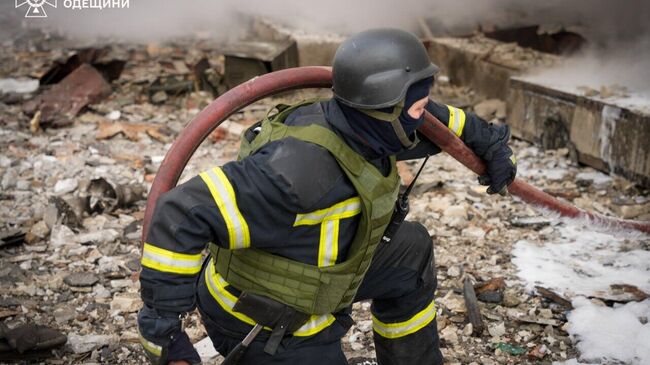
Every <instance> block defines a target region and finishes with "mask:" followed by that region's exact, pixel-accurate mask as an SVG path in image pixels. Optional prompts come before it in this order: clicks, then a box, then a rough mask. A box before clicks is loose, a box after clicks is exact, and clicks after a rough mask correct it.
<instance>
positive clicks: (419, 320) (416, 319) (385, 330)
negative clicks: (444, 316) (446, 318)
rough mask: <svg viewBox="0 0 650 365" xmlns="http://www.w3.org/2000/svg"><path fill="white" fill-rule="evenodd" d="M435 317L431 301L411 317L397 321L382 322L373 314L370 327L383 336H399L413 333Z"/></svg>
mask: <svg viewBox="0 0 650 365" xmlns="http://www.w3.org/2000/svg"><path fill="white" fill-rule="evenodd" d="M435 318H436V304H435V302H434V301H431V304H429V305H428V306H427V307H426V308H424V309H423V310H422V311H420V312H418V313H417V314H416V315H414V316H413V317H411V319H409V320H407V321H404V322H398V323H383V322H381V321H380V320H378V319H377V318H376V317H375V316H374V315H373V316H372V327H373V329H374V330H375V332H377V333H378V334H379V335H381V336H382V337H385V338H399V337H404V336H406V335H410V334H411V333H415V332H417V331H419V330H420V329H422V328H423V327H424V326H426V325H428V324H429V323H431V321H433V320H434V319H435Z"/></svg>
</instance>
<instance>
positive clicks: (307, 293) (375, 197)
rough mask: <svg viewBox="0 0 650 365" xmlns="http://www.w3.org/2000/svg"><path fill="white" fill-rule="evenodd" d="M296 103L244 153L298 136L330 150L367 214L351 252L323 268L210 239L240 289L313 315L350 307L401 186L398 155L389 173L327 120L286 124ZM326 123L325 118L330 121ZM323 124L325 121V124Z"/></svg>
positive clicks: (222, 268) (221, 266)
mask: <svg viewBox="0 0 650 365" xmlns="http://www.w3.org/2000/svg"><path fill="white" fill-rule="evenodd" d="M310 102H313V101H309V102H306V103H301V104H298V105H294V106H292V107H287V108H285V109H283V110H281V111H280V112H279V113H278V114H276V115H274V116H272V117H270V119H269V117H267V119H265V120H264V122H263V123H262V130H261V131H260V133H259V134H258V135H257V136H256V137H255V139H254V140H253V141H252V142H250V143H249V142H248V141H247V140H245V139H242V147H241V149H240V155H239V158H240V159H241V158H244V157H246V156H248V155H250V154H253V153H255V152H256V151H257V150H258V149H259V148H261V147H262V146H263V145H265V144H266V143H269V142H272V141H276V140H280V139H283V138H289V137H291V138H296V139H299V140H301V141H305V142H309V143H313V144H316V145H318V146H321V147H323V148H325V149H327V150H328V151H329V152H330V153H331V154H332V155H333V156H334V157H335V159H336V160H337V162H338V164H339V166H340V167H341V169H342V170H343V171H344V172H345V174H346V175H347V177H348V178H349V179H350V181H351V182H352V184H353V185H354V187H355V189H356V190H357V193H358V194H359V197H360V199H361V219H360V222H359V225H358V228H357V232H356V235H355V237H354V240H353V241H352V245H351V247H350V251H349V253H348V257H347V258H346V260H345V261H344V262H342V263H339V264H336V265H333V266H328V267H318V266H314V265H308V264H305V263H301V262H298V261H295V260H291V259H288V258H285V257H281V256H278V255H273V254H271V253H268V252H266V251H263V250H259V249H254V248H250V249H241V250H228V249H224V248H220V247H219V246H217V245H215V244H210V251H211V253H212V255H213V257H215V265H216V270H217V271H218V272H219V273H220V274H221V275H222V276H223V277H224V279H225V280H226V281H227V282H228V283H230V284H231V285H233V286H234V287H236V288H238V289H239V290H243V291H248V292H252V293H255V294H260V295H266V296H268V297H270V298H272V299H275V300H277V301H279V302H282V303H284V304H287V305H289V306H292V307H293V308H295V309H297V310H299V311H301V312H304V313H308V314H326V313H333V312H336V311H339V310H341V309H343V308H345V307H347V306H349V305H350V304H351V303H352V301H353V299H354V296H355V295H356V292H357V290H358V288H359V285H360V284H361V281H362V280H363V277H364V275H365V273H366V271H367V270H368V267H369V266H370V261H371V260H372V255H373V253H374V250H375V248H376V247H377V244H378V243H379V241H380V240H381V237H382V235H383V233H384V231H385V229H386V226H387V225H388V223H389V221H390V217H391V215H392V212H393V207H394V203H395V199H396V198H397V192H398V188H399V177H398V175H397V169H396V167H395V159H394V158H391V165H392V166H391V173H390V174H389V176H387V177H384V176H383V175H382V174H381V173H380V172H379V170H377V168H376V167H374V166H373V165H372V164H370V163H369V162H367V161H366V160H365V159H364V158H363V157H362V156H360V155H359V154H357V153H356V152H354V150H352V149H351V148H350V147H349V146H348V145H347V144H346V143H345V142H343V141H342V140H341V139H340V138H339V137H338V136H337V135H336V134H335V133H334V132H332V131H331V130H329V129H328V128H326V127H324V126H322V125H327V123H326V122H325V121H324V116H323V120H320V121H319V120H315V121H314V122H315V123H316V124H310V125H308V126H286V125H284V124H282V122H283V121H284V119H285V118H286V117H287V116H288V115H289V114H290V113H291V112H293V111H294V110H295V109H296V108H298V107H299V106H302V105H305V104H307V103H310ZM324 122H325V123H324ZM319 124H320V125H319ZM315 163H317V162H315Z"/></svg>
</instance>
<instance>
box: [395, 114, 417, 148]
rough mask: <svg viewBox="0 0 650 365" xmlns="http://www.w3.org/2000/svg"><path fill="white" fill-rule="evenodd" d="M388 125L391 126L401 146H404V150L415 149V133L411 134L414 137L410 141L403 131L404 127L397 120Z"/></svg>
mask: <svg viewBox="0 0 650 365" xmlns="http://www.w3.org/2000/svg"><path fill="white" fill-rule="evenodd" d="M390 125H391V126H393V130H394V131H395V134H396V135H397V138H398V139H399V141H400V142H401V143H402V146H404V148H407V149H411V148H413V147H415V145H416V144H418V142H419V139H418V135H417V133H413V135H414V137H413V140H412V141H411V140H410V139H409V137H408V136H407V135H406V132H405V131H404V127H402V123H400V121H399V119H395V120H393V121H392V122H390Z"/></svg>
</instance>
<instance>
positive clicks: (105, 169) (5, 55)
mask: <svg viewBox="0 0 650 365" xmlns="http://www.w3.org/2000/svg"><path fill="white" fill-rule="evenodd" d="M48 42H53V41H48V40H43V41H42V43H38V44H34V45H32V46H30V47H26V46H25V45H22V44H9V42H8V44H6V46H5V47H3V49H2V50H0V59H2V60H3V61H4V62H0V78H1V79H3V81H2V82H0V85H2V88H1V90H2V94H0V120H2V123H0V148H1V150H2V153H1V154H0V186H1V191H0V321H1V322H2V323H3V324H4V325H6V326H7V327H8V328H16V327H18V326H20V325H22V324H25V323H35V324H38V325H42V326H48V327H50V328H54V329H57V330H59V331H61V332H62V333H64V334H65V335H66V336H67V343H66V344H65V345H64V346H62V347H58V348H56V349H54V350H52V351H53V352H52V354H51V355H50V358H49V359H48V360H47V361H46V362H47V363H52V364H64V363H65V364H67V363H118V362H119V363H122V364H141V363H144V361H145V358H144V355H143V352H142V350H141V348H140V346H139V343H138V333H137V328H136V313H137V311H138V309H139V308H140V307H141V305H142V303H141V301H140V299H139V295H138V289H139V288H138V280H137V272H138V270H139V255H140V237H141V234H142V232H141V223H142V218H143V214H144V206H145V203H146V191H148V189H149V188H150V184H151V182H152V181H153V178H154V177H155V174H156V171H157V169H158V167H159V166H160V163H161V162H162V160H163V158H164V155H165V153H166V151H167V150H168V149H169V147H170V143H171V141H173V140H174V138H175V137H176V136H177V135H178V134H179V132H180V131H181V130H182V128H183V126H184V125H185V124H186V123H187V122H188V121H189V120H191V119H192V117H193V116H195V115H196V114H197V113H198V112H199V111H200V110H201V109H202V108H203V107H205V106H206V105H207V104H208V103H209V102H210V101H211V100H212V99H213V97H214V96H216V95H218V94H220V93H222V92H223V85H222V83H221V81H220V77H221V75H223V57H222V56H221V55H220V53H219V50H218V49H212V48H210V47H208V46H206V44H203V43H200V42H199V43H196V42H195V43H191V42H184V43H178V44H169V45H165V46H153V45H150V46H135V45H120V44H113V45H110V46H109V48H108V51H106V52H105V53H103V55H102V57H103V58H104V59H106V58H108V59H109V61H110V59H111V57H114V58H113V59H115V60H118V59H119V60H121V61H123V62H124V64H123V70H121V71H120V75H119V77H117V78H114V79H112V80H111V79H107V78H105V76H104V75H103V74H102V72H101V71H99V68H98V67H95V66H93V65H92V62H90V63H88V62H86V63H81V64H80V65H78V66H77V67H76V68H75V69H74V70H70V72H69V73H68V74H67V75H65V76H63V77H61V78H60V81H58V82H57V83H54V84H53V85H51V86H50V85H43V84H42V83H41V85H40V87H39V88H38V89H35V88H34V87H32V86H33V85H32V84H33V80H38V79H40V76H43V75H45V74H47V71H48V70H50V69H51V68H52V67H53V65H59V67H60V65H61V64H63V65H66V64H67V63H66V62H65V61H60V62H59V63H56V62H55V61H56V60H60V59H63V60H65V59H67V57H71V55H74V54H75V53H78V52H79V51H78V50H73V49H65V50H64V51H61V50H58V51H48V44H49V43H48ZM93 62H94V61H93ZM81 72H83V73H84V74H83V75H82V76H79V73H81ZM9 78H11V79H14V81H11V82H10V81H6V82H5V81H4V80H5V79H9ZM70 78H72V81H75V80H76V81H79V82H80V83H81V84H84V83H87V82H89V83H96V84H93V85H100V86H99V87H94V86H93V87H87V88H83V87H81V88H80V87H75V88H73V89H69V88H67V87H64V86H65V85H66V84H65V83H66V82H72V81H70ZM77 78H80V79H77ZM15 80H22V81H20V82H19V81H15ZM26 80H27V81H29V82H26ZM30 80H32V81H30ZM441 80H444V78H442V79H441ZM17 85H18V86H17ZM62 85H63V86H62ZM75 85H79V84H77V83H75ZM70 90H73V91H70ZM67 92H74V93H75V95H78V96H79V98H78V100H81V101H79V102H76V101H74V102H72V101H70V100H68V101H67V102H69V103H70V104H65V105H63V106H61V104H60V103H59V104H56V103H58V102H56V100H63V99H60V98H61V97H62V96H65V95H62V94H65V93H67ZM319 94H320V95H322V96H327V95H328V94H327V91H322V92H319ZM307 95H309V96H313V95H314V91H305V92H296V93H292V94H285V95H282V96H279V97H276V98H272V99H268V100H264V101H261V102H258V103H256V104H254V105H252V106H251V107H249V108H246V109H245V110H243V111H241V112H239V113H237V114H235V115H233V116H232V117H231V118H230V119H229V120H228V121H227V122H225V123H224V124H223V125H222V126H221V127H220V128H219V129H218V130H217V131H215V132H214V133H213V134H212V135H211V136H210V138H208V140H206V141H205V142H204V144H203V145H202V146H201V147H200V148H199V150H198V151H197V152H196V154H195V155H194V157H193V158H192V160H191V161H190V163H189V165H188V166H187V168H186V169H185V172H184V174H183V178H182V179H181V180H184V179H187V178H188V177H191V176H193V175H195V174H197V173H198V172H200V171H202V170H205V169H207V168H209V167H212V166H214V165H220V164H223V163H225V162H227V161H230V160H232V159H234V158H235V156H236V152H237V148H238V138H239V135H240V134H241V133H242V131H243V130H244V129H245V128H246V127H247V126H249V125H251V124H252V123H254V122H255V121H257V120H259V119H261V118H262V117H263V116H264V115H265V114H266V111H267V110H268V108H270V107H271V106H272V105H274V104H277V103H279V102H292V101H296V100H299V99H301V98H304V97H306V96H307ZM433 97H434V98H436V99H438V100H440V101H442V102H447V103H452V104H455V105H457V106H459V107H468V108H470V109H473V110H475V111H476V112H477V113H479V114H480V115H482V116H483V117H484V118H486V119H487V120H490V121H493V122H502V121H503V119H504V118H505V112H504V109H505V108H504V105H503V102H501V101H499V100H481V99H480V98H479V97H478V96H477V95H475V94H474V93H473V92H471V90H467V89H460V88H454V87H451V86H449V85H448V84H446V83H445V82H444V81H443V82H441V83H439V85H438V86H436V89H435V92H434V95H433ZM51 100H55V101H51ZM66 100H67V99H66ZM75 100H77V99H75ZM48 103H49V104H48ZM51 105H59V107H55V108H54V109H51V108H50V107H49V106H51ZM62 111H65V113H62ZM39 113H40V116H39ZM48 113H50V114H49V115H51V117H50V118H45V116H47V115H48ZM513 146H514V149H515V152H516V154H517V156H518V160H519V161H520V162H519V174H520V176H522V177H523V178H525V179H527V180H528V181H530V182H532V183H533V184H534V185H536V186H538V187H540V188H543V189H544V190H545V191H547V192H549V193H551V194H553V195H556V196H559V197H562V198H563V199H567V200H569V201H571V202H573V203H574V204H577V205H578V206H580V207H583V208H585V209H589V210H594V211H597V212H600V213H603V214H615V215H618V216H622V217H626V218H634V219H648V218H650V195H649V194H648V192H647V191H641V190H639V189H638V188H637V187H636V186H635V185H634V184H631V183H629V182H627V181H626V180H623V179H619V178H616V177H614V178H612V177H609V176H606V175H603V174H601V173H598V172H595V171H594V170H591V169H587V168H582V167H579V166H577V165H576V164H574V163H573V162H571V160H570V158H569V156H568V151H566V150H549V151H541V150H539V149H538V148H536V147H534V146H531V145H529V144H527V143H525V142H521V141H514V142H513ZM416 165H417V164H416V163H415V162H414V163H411V162H406V163H403V166H402V170H403V171H408V170H409V169H410V170H413V171H415V169H416V168H417V166H416ZM411 202H412V208H411V213H410V216H409V218H408V219H412V220H418V221H420V222H422V223H424V224H425V225H426V227H427V228H428V230H429V233H430V234H431V236H432V239H433V242H434V245H435V247H436V263H437V268H438V285H439V286H438V295H437V297H438V298H439V299H437V306H438V327H439V330H440V334H441V341H442V347H443V353H444V355H445V356H446V358H447V360H448V362H449V363H451V364H519V363H527V362H530V363H537V362H546V363H550V362H551V361H563V360H567V359H572V358H575V357H576V356H577V350H576V347H575V346H574V344H573V342H572V341H571V339H570V337H569V334H568V333H567V331H566V329H565V328H564V326H563V325H564V324H565V323H566V322H567V310H568V309H569V308H570V298H563V297H562V296H561V295H560V294H557V293H555V292H553V290H550V289H548V288H540V289H537V290H535V291H530V290H528V289H527V288H526V285H525V284H524V283H523V282H522V281H521V280H519V279H518V276H517V270H516V268H515V266H514V264H513V263H512V261H511V251H512V249H513V246H514V245H515V243H516V242H517V241H519V240H522V239H526V240H529V241H535V240H538V241H543V240H544V238H546V237H553V235H555V234H557V233H556V232H557V229H558V226H561V225H562V224H563V223H562V222H560V221H558V220H556V219H552V218H550V217H545V216H541V215H540V213H539V212H537V211H535V210H534V209H533V208H532V207H530V206H528V205H526V204H525V203H523V202H521V201H519V200H517V199H514V198H512V197H500V196H498V197H494V196H487V194H485V187H482V186H479V185H478V184H477V183H476V177H475V176H473V175H472V174H471V173H470V172H469V171H468V170H467V169H466V168H464V167H462V166H461V165H460V164H458V163H457V162H455V161H454V160H453V159H452V158H451V157H449V156H448V155H445V154H440V155H438V156H436V157H434V158H433V159H432V161H431V162H430V163H429V164H428V165H427V167H426V168H425V170H424V172H423V174H422V176H421V178H420V180H419V181H418V184H417V185H416V187H415V189H414V194H413V198H412V199H411ZM622 284H625V283H622ZM636 289H637V290H638V291H639V292H642V293H643V290H641V289H639V288H636ZM630 300H634V298H632V299H630ZM567 303H569V304H567ZM470 313H472V315H470ZM477 316H478V317H477ZM353 317H354V318H355V320H356V324H355V325H354V326H353V327H352V328H351V329H350V332H349V333H348V334H347V335H346V336H345V338H344V340H343V346H344V350H345V352H346V355H347V356H348V358H349V359H351V360H350V363H351V364H372V363H374V360H373V358H374V345H373V341H372V320H371V316H370V303H368V302H364V303H357V304H355V305H354V307H353ZM187 330H188V333H189V335H190V338H191V339H192V340H193V341H194V343H198V342H199V341H201V340H202V339H204V338H205V337H206V332H205V330H204V329H203V327H202V325H201V324H200V320H199V318H198V314H196V313H194V314H192V315H191V316H190V320H189V324H188V326H187ZM197 347H199V348H201V354H202V356H204V357H205V359H206V361H207V363H214V364H216V363H218V362H219V359H220V357H218V355H216V354H215V353H214V351H213V349H211V348H210V346H209V344H207V343H206V342H205V341H202V342H201V343H200V345H197Z"/></svg>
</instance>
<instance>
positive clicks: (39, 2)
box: [16, 0, 56, 18]
mask: <svg viewBox="0 0 650 365" xmlns="http://www.w3.org/2000/svg"><path fill="white" fill-rule="evenodd" d="M23 5H28V7H27V13H25V18H47V13H45V7H44V6H43V5H49V6H51V7H53V8H56V0H16V8H19V7H21V6H23Z"/></svg>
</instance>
